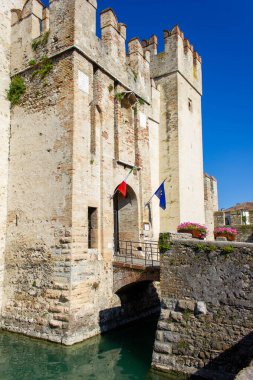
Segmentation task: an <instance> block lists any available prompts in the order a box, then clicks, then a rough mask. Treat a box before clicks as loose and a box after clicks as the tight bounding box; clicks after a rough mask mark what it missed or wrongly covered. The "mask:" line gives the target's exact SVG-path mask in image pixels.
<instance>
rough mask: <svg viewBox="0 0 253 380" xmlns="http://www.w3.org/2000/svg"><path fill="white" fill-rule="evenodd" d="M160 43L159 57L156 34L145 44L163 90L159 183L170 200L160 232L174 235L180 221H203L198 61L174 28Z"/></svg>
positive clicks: (199, 67)
mask: <svg viewBox="0 0 253 380" xmlns="http://www.w3.org/2000/svg"><path fill="white" fill-rule="evenodd" d="M164 43H165V51H164V52H162V53H160V54H157V38H156V36H153V37H151V39H150V40H149V41H143V47H144V49H146V50H149V51H150V52H151V76H152V78H153V79H154V80H155V82H156V83H157V84H158V85H159V87H160V91H161V108H160V180H161V181H162V180H164V179H165V178H167V185H166V193H167V194H166V195H167V200H168V205H167V210H166V211H165V212H163V213H161V232H166V231H175V230H176V227H177V225H178V224H179V223H181V222H187V221H192V222H198V223H204V222H205V211H204V186H203V183H204V176H203V151H202V120H201V95H202V72H201V58H200V57H199V55H198V53H197V52H195V51H194V49H193V46H192V45H191V44H190V42H189V41H188V40H187V39H185V38H184V35H183V33H182V32H181V31H180V29H179V27H178V26H176V27H174V28H173V29H172V31H165V32H164Z"/></svg>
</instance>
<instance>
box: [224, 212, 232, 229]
mask: <svg viewBox="0 0 253 380" xmlns="http://www.w3.org/2000/svg"><path fill="white" fill-rule="evenodd" d="M225 225H226V226H231V215H230V213H226V214H225Z"/></svg>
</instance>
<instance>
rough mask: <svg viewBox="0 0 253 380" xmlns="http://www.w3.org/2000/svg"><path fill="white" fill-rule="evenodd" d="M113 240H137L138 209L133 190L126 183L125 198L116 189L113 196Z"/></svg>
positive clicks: (116, 242) (116, 243)
mask: <svg viewBox="0 0 253 380" xmlns="http://www.w3.org/2000/svg"><path fill="white" fill-rule="evenodd" d="M113 204H114V240H115V247H117V245H118V241H139V210H138V201H137V197H136V194H135V192H134V190H133V189H132V188H131V186H129V185H127V194H126V198H124V197H123V196H122V194H121V193H120V192H119V191H116V193H115V195H114V198H113Z"/></svg>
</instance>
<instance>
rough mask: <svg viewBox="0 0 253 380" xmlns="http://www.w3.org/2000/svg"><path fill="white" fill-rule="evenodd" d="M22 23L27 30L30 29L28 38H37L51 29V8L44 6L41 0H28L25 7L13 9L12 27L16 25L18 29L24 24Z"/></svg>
mask: <svg viewBox="0 0 253 380" xmlns="http://www.w3.org/2000/svg"><path fill="white" fill-rule="evenodd" d="M21 23H22V24H23V23H24V24H25V30H28V31H29V33H27V35H26V37H27V38H30V39H34V38H37V37H39V36H40V35H41V34H42V33H44V32H46V31H47V30H48V29H49V9H48V8H46V7H44V5H43V4H42V2H41V1H40V0H27V1H26V2H25V3H24V6H23V9H13V10H12V11H11V25H12V27H13V28H14V27H15V26H16V28H15V29H16V30H17V29H18V28H19V29H20V28H21V27H22V26H23V25H22V26H21ZM24 36H25V35H24Z"/></svg>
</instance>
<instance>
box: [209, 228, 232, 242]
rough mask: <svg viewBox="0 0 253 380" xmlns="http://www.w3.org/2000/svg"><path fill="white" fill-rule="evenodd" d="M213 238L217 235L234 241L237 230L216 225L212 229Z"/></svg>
mask: <svg viewBox="0 0 253 380" xmlns="http://www.w3.org/2000/svg"><path fill="white" fill-rule="evenodd" d="M213 233H214V237H215V239H216V238H217V237H225V238H226V239H227V240H228V241H235V240H236V236H237V235H238V231H237V230H236V229H235V228H229V227H217V228H215V229H214V231H213Z"/></svg>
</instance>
